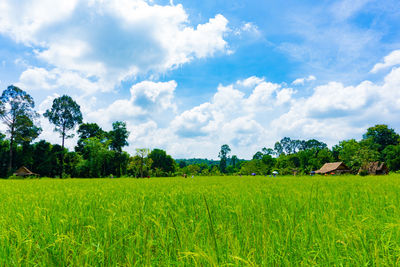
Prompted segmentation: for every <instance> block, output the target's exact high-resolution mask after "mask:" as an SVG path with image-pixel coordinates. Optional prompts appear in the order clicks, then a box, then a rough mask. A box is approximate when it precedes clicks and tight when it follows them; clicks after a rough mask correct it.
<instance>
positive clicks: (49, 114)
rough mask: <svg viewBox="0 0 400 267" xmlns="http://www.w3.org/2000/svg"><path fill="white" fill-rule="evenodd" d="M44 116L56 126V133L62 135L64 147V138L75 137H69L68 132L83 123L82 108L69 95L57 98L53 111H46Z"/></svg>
mask: <svg viewBox="0 0 400 267" xmlns="http://www.w3.org/2000/svg"><path fill="white" fill-rule="evenodd" d="M43 116H44V117H46V118H48V119H49V121H50V123H52V124H54V131H56V132H59V133H60V135H61V137H62V139H63V147H64V138H70V137H73V135H67V134H66V132H67V131H70V130H72V129H74V128H75V126H76V125H77V124H79V123H82V113H81V109H80V106H79V105H78V104H77V103H76V102H75V101H74V100H73V99H72V98H71V97H70V96H67V95H63V96H60V97H58V98H55V99H54V100H53V105H52V106H51V109H48V110H46V112H45V113H44V114H43Z"/></svg>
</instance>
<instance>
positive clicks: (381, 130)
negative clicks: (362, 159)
mask: <svg viewBox="0 0 400 267" xmlns="http://www.w3.org/2000/svg"><path fill="white" fill-rule="evenodd" d="M368 140H370V141H371V142H370V143H368V144H369V147H370V149H376V150H377V151H378V152H381V151H383V150H384V149H385V147H387V146H389V145H397V144H399V135H398V134H397V133H396V132H395V131H394V130H393V129H390V128H389V127H388V126H387V125H385V124H377V125H375V126H374V127H370V128H368V129H367V132H366V133H365V134H364V135H363V141H364V142H365V141H368Z"/></svg>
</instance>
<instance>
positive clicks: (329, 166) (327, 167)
mask: <svg viewBox="0 0 400 267" xmlns="http://www.w3.org/2000/svg"><path fill="white" fill-rule="evenodd" d="M338 170H341V171H350V169H349V168H348V167H347V166H346V165H345V164H344V163H343V162H331V163H325V164H324V165H323V166H322V167H321V169H319V170H318V171H316V172H315V173H322V174H323V173H328V172H333V171H338Z"/></svg>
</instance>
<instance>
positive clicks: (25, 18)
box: [0, 0, 229, 92]
mask: <svg viewBox="0 0 400 267" xmlns="http://www.w3.org/2000/svg"><path fill="white" fill-rule="evenodd" d="M0 13H1V14H3V15H2V16H1V17H0V33H2V34H5V35H8V36H10V37H11V38H13V39H14V40H15V41H17V42H20V43H23V44H25V45H26V46H30V47H32V49H33V53H34V55H35V56H36V57H37V58H38V59H39V60H41V61H42V62H44V63H46V64H48V66H49V68H47V69H46V70H44V69H35V68H29V69H27V70H26V72H24V73H23V74H22V75H21V80H22V82H24V81H32V82H33V84H34V85H36V84H38V83H43V84H44V85H46V84H48V79H51V80H55V83H59V81H58V78H59V76H57V73H62V74H64V73H66V74H69V75H71V73H73V74H74V75H75V76H79V77H75V78H74V79H75V80H76V79H86V80H88V82H87V83H95V84H96V86H95V87H96V88H97V89H96V90H103V91H107V90H111V89H113V87H114V86H115V85H116V84H118V83H120V82H121V81H122V80H125V79H128V78H132V77H133V78H134V77H136V76H137V75H140V74H145V75H146V74H149V73H153V74H159V73H163V72H166V71H168V70H171V69H174V68H176V67H177V66H180V65H182V64H185V63H188V62H190V61H192V60H193V59H196V58H205V57H209V56H213V55H214V54H216V53H227V52H229V48H228V44H227V42H226V41H225V39H224V35H225V34H226V33H227V32H229V28H228V26H227V24H228V20H227V19H226V18H225V17H224V16H222V15H220V14H218V15H216V16H215V17H214V18H210V19H209V20H208V21H205V22H204V23H203V24H199V25H194V26H193V25H191V24H190V21H189V19H188V14H187V13H186V11H185V10H184V8H183V6H182V5H180V4H178V5H174V4H170V5H165V6H162V5H157V4H150V3H148V2H147V1H144V0H133V1H128V0H117V1H100V0H91V1H79V0H74V1H49V0H39V1H35V2H34V3H33V2H32V1H18V2H15V1H7V0H5V1H2V3H0ZM52 68H53V69H52ZM45 71H47V72H48V73H45ZM54 72H56V73H54ZM54 75H55V77H53V76H54ZM88 87H89V88H88ZM88 87H85V86H84V87H82V89H83V90H89V92H92V89H93V88H92V86H88ZM50 88H51V86H48V87H46V86H44V89H50Z"/></svg>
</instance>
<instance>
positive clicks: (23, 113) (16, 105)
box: [0, 85, 41, 172]
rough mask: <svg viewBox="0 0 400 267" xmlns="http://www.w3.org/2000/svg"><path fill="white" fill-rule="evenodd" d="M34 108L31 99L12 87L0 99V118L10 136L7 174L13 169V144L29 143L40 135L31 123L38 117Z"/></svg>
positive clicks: (23, 92)
mask: <svg viewBox="0 0 400 267" xmlns="http://www.w3.org/2000/svg"><path fill="white" fill-rule="evenodd" d="M34 107H35V102H34V101H33V98H32V97H31V96H30V95H29V94H28V93H26V92H25V91H23V90H21V89H20V88H18V87H16V86H14V85H10V86H8V87H7V89H6V90H4V91H3V93H2V95H1V97H0V118H1V120H2V121H3V122H4V124H5V125H6V126H7V133H8V134H9V135H10V150H9V162H8V172H11V169H12V167H13V151H14V142H17V143H18V142H30V141H32V140H33V139H35V138H36V137H37V136H38V135H39V134H40V131H41V129H40V128H39V127H36V126H35V125H34V123H33V120H34V119H35V118H37V117H38V114H37V113H36V112H35V111H34Z"/></svg>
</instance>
